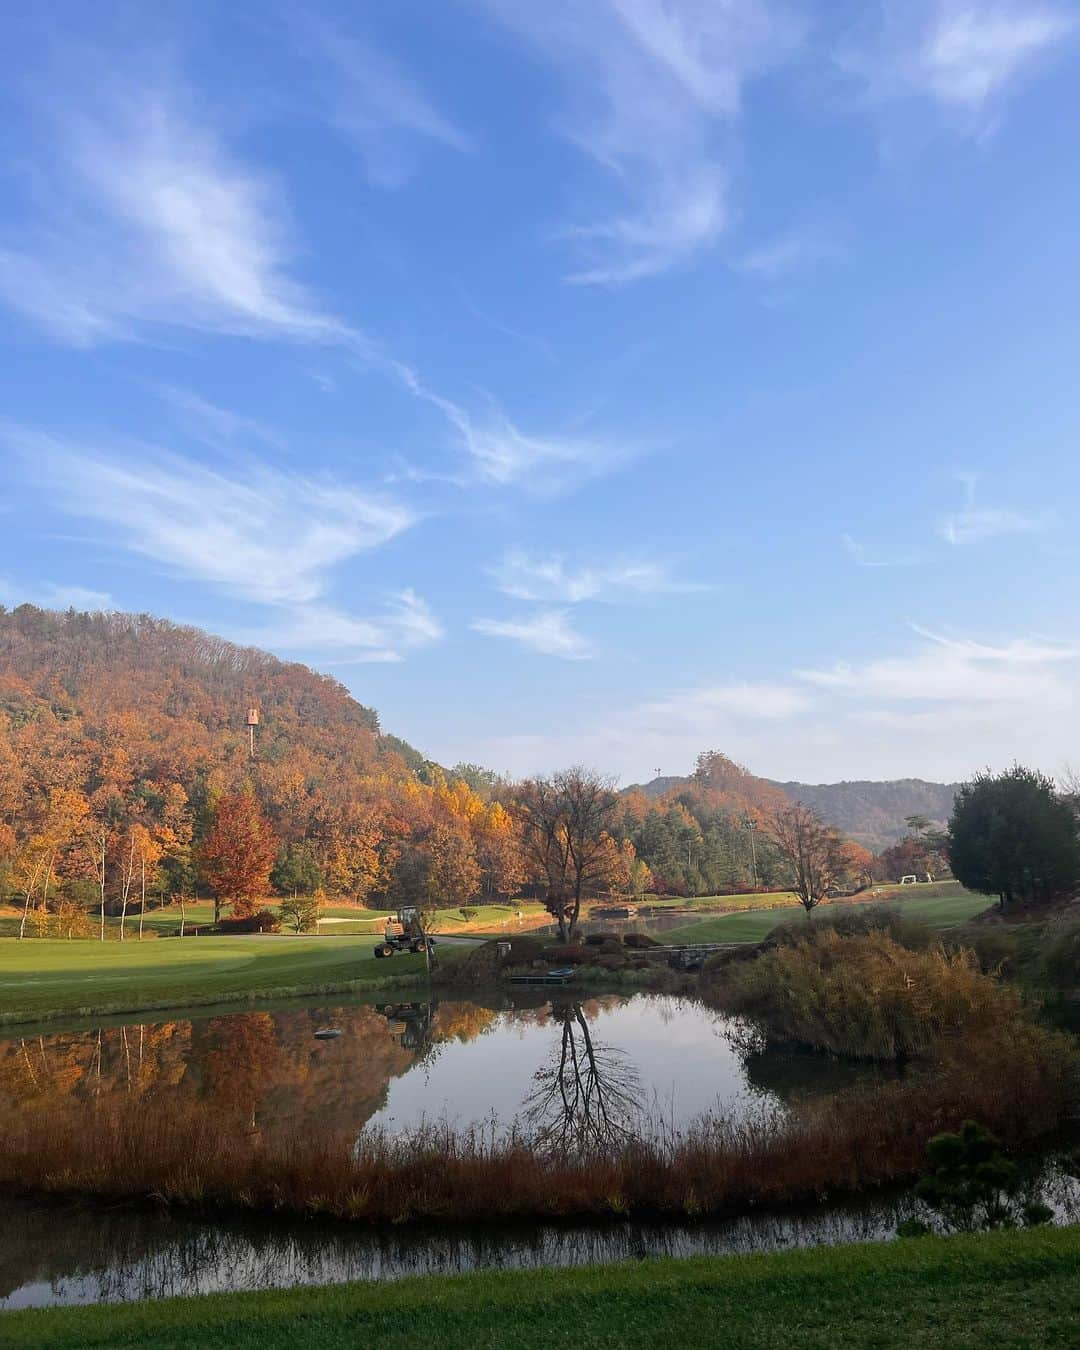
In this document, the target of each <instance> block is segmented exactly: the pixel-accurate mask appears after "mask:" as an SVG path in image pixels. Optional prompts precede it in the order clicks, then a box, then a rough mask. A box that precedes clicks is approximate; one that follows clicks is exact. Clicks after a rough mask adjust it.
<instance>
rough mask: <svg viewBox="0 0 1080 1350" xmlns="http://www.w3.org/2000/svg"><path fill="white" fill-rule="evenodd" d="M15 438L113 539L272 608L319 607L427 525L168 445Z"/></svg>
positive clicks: (336, 488) (382, 502)
mask: <svg viewBox="0 0 1080 1350" xmlns="http://www.w3.org/2000/svg"><path fill="white" fill-rule="evenodd" d="M5 439H6V440H7V441H9V443H11V444H12V445H13V446H14V447H15V449H16V450H17V451H19V452H21V455H22V457H23V462H24V464H25V466H26V469H27V472H28V473H29V474H31V475H33V476H34V477H35V478H37V480H38V481H40V482H42V483H43V484H44V485H46V486H47V487H48V488H49V489H50V491H51V492H52V493H53V495H54V500H55V501H56V502H57V503H58V505H59V506H60V508H61V509H62V510H63V511H65V512H66V513H67V514H69V515H71V516H74V517H78V518H82V519H85V520H92V521H95V522H96V523H97V524H99V525H102V526H105V527H106V534H105V538H106V539H107V540H108V542H110V543H113V544H115V545H117V546H119V547H121V548H124V549H126V550H129V551H131V552H134V553H137V554H140V555H141V556H143V557H147V558H151V559H153V560H154V561H156V562H159V563H161V564H162V565H163V566H164V567H165V568H167V569H168V570H169V571H170V572H172V573H173V574H175V575H177V576H180V577H184V578H187V579H190V580H195V581H203V582H208V583H210V584H212V585H214V586H217V587H220V588H222V589H223V590H226V591H228V592H230V593H232V594H235V595H239V596H243V597H244V598H246V599H250V600H255V601H258V602H260V603H263V604H297V605H299V604H305V603H310V602H312V601H314V600H317V599H318V598H319V597H320V596H321V595H322V594H323V592H324V590H325V587H326V574H327V572H328V571H329V570H330V569H332V568H333V567H334V566H336V565H337V564H339V563H341V562H343V561H344V560H346V559H347V558H351V557H353V556H354V555H356V554H358V553H362V552H366V551H368V550H370V549H374V548H378V547H379V546H380V545H382V544H385V543H386V542H388V541H389V540H390V539H393V538H394V537H395V535H398V534H400V533H401V532H402V531H404V530H406V529H408V528H409V527H410V526H411V525H413V524H414V523H415V521H416V519H417V517H416V515H415V513H414V512H413V511H412V510H411V508H409V507H408V506H405V505H404V504H402V503H400V502H398V501H395V500H393V499H392V498H389V497H386V496H384V495H381V494H377V493H371V492H367V491H364V490H361V489H359V488H356V487H354V486H352V485H350V484H347V483H341V482H338V481H335V480H333V479H329V478H303V477H300V476H298V475H293V474H286V473H281V472H279V471H278V470H276V469H272V468H270V467H269V466H265V465H262V466H260V465H252V466H251V468H250V470H249V471H248V472H247V474H246V475H245V476H244V477H242V478H241V477H230V476H228V475H226V474H224V473H221V472H219V471H216V470H214V469H210V468H208V467H206V466H205V465H203V464H200V463H198V462H196V461H194V460H191V459H186V458H184V457H182V456H179V455H173V454H169V453H167V452H164V451H162V450H159V449H157V448H156V447H144V446H143V447H132V448H130V449H129V450H128V451H127V452H126V453H119V452H117V451H116V450H115V449H111V448H107V447H105V448H103V447H100V446H96V445H88V444H76V443H72V442H65V441H62V440H60V439H57V438H54V437H49V436H45V435H41V434H40V433H36V432H30V431H20V430H15V429H12V430H9V431H8V432H7V434H6V436H5Z"/></svg>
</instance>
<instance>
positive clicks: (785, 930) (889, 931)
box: [762, 904, 941, 952]
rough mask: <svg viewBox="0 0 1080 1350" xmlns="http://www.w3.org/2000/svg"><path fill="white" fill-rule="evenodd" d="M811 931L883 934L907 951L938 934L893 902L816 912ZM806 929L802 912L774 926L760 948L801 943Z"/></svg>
mask: <svg viewBox="0 0 1080 1350" xmlns="http://www.w3.org/2000/svg"><path fill="white" fill-rule="evenodd" d="M813 924H814V931H816V932H821V931H822V930H824V929H828V930H829V931H830V932H833V933H839V934H840V935H841V936H842V937H856V936H860V935H865V934H867V933H883V934H884V935H885V936H886V937H889V938H892V940H893V941H894V942H897V943H899V944H900V946H901V947H908V948H910V950H911V951H914V952H921V951H927V950H928V949H929V948H931V947H933V946H936V945H937V943H938V942H940V940H941V939H940V937H939V936H938V934H937V933H935V932H934V930H933V929H932V928H931V927H930V925H929V924H928V923H925V922H924V921H923V920H922V919H916V918H914V917H913V916H912V915H908V914H905V913H904V911H903V910H902V909H899V908H897V906H895V905H881V904H866V905H859V906H855V905H848V906H845V907H843V908H842V909H837V910H833V911H832V912H828V911H826V912H820V911H819V913H818V915H815V917H814V919H813ZM809 932H810V928H809V924H808V922H807V920H806V918H805V917H804V916H802V915H800V916H799V918H797V919H791V920H789V921H788V922H787V923H783V924H780V925H779V926H778V927H777V928H774V929H773V930H772V932H771V933H770V934H769V936H768V937H767V938H766V939H765V941H764V942H763V943H762V946H763V947H777V946H791V945H792V943H796V942H803V941H805V939H806V937H807V936H808V934H809Z"/></svg>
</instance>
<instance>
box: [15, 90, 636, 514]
mask: <svg viewBox="0 0 1080 1350" xmlns="http://www.w3.org/2000/svg"><path fill="white" fill-rule="evenodd" d="M358 78H359V77H358ZM102 80H103V86H104V89H105V92H104V93H103V94H102V95H101V97H100V98H98V99H95V100H94V101H93V103H92V104H91V105H90V106H92V108H93V111H92V112H81V111H79V110H78V108H77V107H76V106H74V105H68V104H65V103H63V101H62V100H61V99H59V98H58V99H57V100H56V104H57V108H53V107H51V106H50V116H51V117H52V119H53V121H52V125H53V127H54V134H53V135H52V136H51V137H50V150H49V152H48V153H45V152H43V153H42V156H41V164H40V173H41V175H42V181H43V183H44V184H45V186H46V190H45V191H43V192H42V193H39V194H38V201H39V203H40V201H41V200H47V201H48V203H49V205H48V206H47V207H44V208H43V207H41V206H40V204H39V205H38V206H37V207H36V208H35V209H36V211H37V216H36V219H34V221H33V223H32V225H29V226H28V227H27V229H26V232H25V235H24V237H21V238H19V239H16V240H14V242H13V241H12V238H11V236H10V234H9V235H8V236H7V237H6V238H5V237H4V236H3V235H0V300H6V301H7V303H8V304H9V305H11V306H13V307H14V308H16V309H18V310H20V311H22V312H23V313H24V314H26V315H27V316H29V317H30V318H31V319H33V320H34V321H36V322H37V323H39V324H40V325H41V326H43V327H44V328H46V329H47V330H48V331H49V332H50V333H51V334H52V335H53V336H54V337H56V338H57V339H59V340H60V341H62V342H65V343H69V344H72V345H75V346H80V347H88V346H94V345H97V344H99V343H105V342H117V341H136V340H139V341H148V340H153V339H155V337H156V336H157V335H158V330H159V329H162V328H165V327H179V328H189V329H194V330H198V331H200V332H206V333H214V334H226V335H232V336H243V337H258V338H274V339H279V340H284V341H289V342H299V343H307V344H311V343H318V344H326V345H330V346H333V347H336V348H339V349H341V350H342V351H343V352H346V353H347V354H348V355H349V356H351V358H352V359H353V360H354V361H355V362H356V363H357V364H358V365H360V366H362V367H363V368H364V369H366V370H376V371H378V372H379V373H381V374H382V375H383V376H385V377H387V378H389V379H391V380H394V381H395V382H397V383H398V384H399V385H400V386H401V387H403V388H404V389H405V390H406V391H407V392H408V393H409V394H410V395H411V396H412V397H414V398H418V399H421V400H423V401H424V402H426V403H428V404H430V405H431V406H432V407H434V408H436V409H438V411H439V412H440V413H441V415H442V416H443V417H444V418H445V419H446V421H447V422H448V423H449V425H450V427H451V429H452V431H453V433H454V436H455V438H456V441H457V443H458V446H459V447H460V450H461V451H462V452H463V453H464V454H465V455H466V456H467V457H468V459H469V462H470V465H471V468H472V470H473V476H474V477H475V478H479V479H480V480H482V481H483V482H485V483H489V484H491V485H493V486H497V487H506V486H512V485H519V486H525V487H526V488H527V489H529V490H532V491H536V492H541V493H543V492H553V491H561V490H564V489H566V488H568V487H570V486H572V485H573V484H574V483H575V482H577V481H580V480H581V479H582V478H583V477H592V476H595V475H597V474H600V473H603V472H606V471H608V470H609V469H611V468H613V467H615V466H616V465H617V464H618V463H620V462H622V460H623V459H624V458H625V455H626V450H625V449H624V448H623V447H617V446H612V445H610V444H608V443H606V442H605V441H603V440H602V439H600V438H586V437H574V436H568V435H561V434H549V435H545V436H537V435H533V434H529V433H527V432H524V431H522V430H521V429H520V428H519V427H518V426H517V425H515V423H514V422H513V421H512V420H511V419H510V418H509V417H508V416H507V415H506V414H505V413H503V412H502V411H501V409H500V408H499V407H498V406H497V405H496V404H495V403H494V401H491V402H490V403H489V406H488V407H487V409H486V410H485V411H483V412H482V413H479V414H477V413H473V412H471V411H469V410H468V409H466V408H465V407H464V406H462V405H461V404H460V403H458V402H456V401H455V400H453V399H450V398H446V397H444V396H443V395H441V394H439V393H437V392H435V391H434V390H433V389H431V388H430V387H429V386H428V385H427V384H426V382H425V381H424V380H423V379H422V378H421V376H420V375H419V374H418V373H417V371H415V370H414V369H413V368H412V367H411V366H409V365H408V364H406V363H405V362H402V361H399V360H398V359H397V358H396V357H394V356H393V355H392V354H390V353H388V352H387V351H386V350H385V349H384V348H383V347H382V346H381V345H380V344H379V343H378V342H377V341H375V340H374V339H373V338H371V337H370V336H369V335H367V334H366V333H364V332H363V331H361V330H360V329H359V328H357V327H355V326H352V325H350V324H347V323H346V322H344V321H343V320H342V319H340V318H338V317H337V316H335V315H334V314H332V313H329V312H328V311H326V310H324V309H323V308H321V307H320V305H319V303H318V302H317V300H316V299H315V297H313V296H312V295H311V294H310V293H309V292H308V291H307V290H306V289H305V288H304V287H303V286H302V285H301V284H300V283H299V282H298V281H297V280H296V279H295V278H294V277H293V275H292V273H291V271H290V265H291V263H292V262H293V260H294V254H295V251H296V250H295V248H294V246H293V241H292V237H291V236H292V230H291V228H290V221H289V215H288V211H287V208H286V204H285V201H284V199H283V196H282V195H281V193H280V192H279V190H278V186H277V184H276V183H275V182H274V180H273V179H272V178H270V177H269V176H268V175H266V174H263V173H260V172H258V171H257V170H255V169H253V168H251V167H250V166H248V165H247V164H245V163H244V162H243V161H241V160H240V159H239V158H238V157H237V156H236V155H235V153H233V152H232V151H231V150H230V148H229V147H227V146H226V145H225V144H224V143H223V141H222V139H221V138H220V137H219V136H218V135H216V134H215V133H214V132H212V131H211V130H210V129H209V128H208V127H207V126H205V125H204V124H203V122H202V120H201V119H200V118H199V117H198V116H197V115H196V114H195V113H194V111H193V110H192V109H191V107H190V106H188V103H187V102H186V101H185V99H184V97H183V95H182V93H181V92H180V91H179V90H178V89H177V88H172V87H162V88H155V87H150V86H149V85H148V86H145V87H144V86H141V85H134V84H131V83H130V82H126V81H125V79H124V78H123V77H122V76H117V77H116V78H115V79H111V81H110V82H108V83H105V77H104V75H102ZM374 96H375V95H373V97H374ZM379 97H380V98H384V100H388V101H391V102H392V100H390V95H389V93H388V92H387V90H386V89H383V91H382V93H381V94H379ZM402 100H403V101H402V104H401V106H400V107H399V110H398V111H399V115H400V117H402V118H404V117H405V116H406V111H405V109H406V106H409V107H412V113H411V114H410V116H412V121H413V123H414V124H415V125H416V126H417V127H419V125H420V124H421V123H423V121H424V119H423V117H422V115H421V112H420V110H419V106H418V105H416V106H413V105H407V100H405V96H404V94H402ZM57 109H59V110H57ZM436 129H437V125H436V124H435V123H432V124H431V127H430V131H431V134H435V130H436ZM448 134H449V133H448ZM451 139H453V137H451ZM172 399H173V402H174V404H176V405H177V406H178V407H181V408H182V409H183V410H184V411H186V412H187V414H188V415H189V416H190V417H192V418H193V419H198V421H199V422H200V423H201V426H202V430H203V435H204V439H206V438H207V437H208V436H211V437H213V440H211V441H210V443H212V444H216V445H218V446H219V448H220V446H221V444H222V443H223V442H225V441H229V440H232V439H234V438H236V437H237V436H239V435H240V434H244V435H247V436H250V435H259V436H261V438H262V439H264V440H267V441H268V442H270V443H273V439H274V438H273V433H272V432H270V433H269V434H268V433H267V431H266V430H265V429H263V428H259V427H258V425H257V424H256V423H255V422H254V420H253V419H241V418H238V417H237V416H236V415H235V414H231V413H229V412H227V410H225V409H220V408H216V407H215V406H214V405H212V404H210V403H209V402H207V401H206V400H205V399H200V398H198V396H195V395H191V394H186V393H184V392H183V391H178V390H173V391H172Z"/></svg>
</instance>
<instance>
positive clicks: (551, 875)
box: [516, 768, 618, 942]
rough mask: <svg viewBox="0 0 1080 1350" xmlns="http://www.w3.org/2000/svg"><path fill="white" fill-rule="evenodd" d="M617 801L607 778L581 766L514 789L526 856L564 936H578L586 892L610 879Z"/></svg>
mask: <svg viewBox="0 0 1080 1350" xmlns="http://www.w3.org/2000/svg"><path fill="white" fill-rule="evenodd" d="M615 803H616V797H615V792H614V785H613V783H612V781H611V779H609V778H605V777H604V776H603V775H601V774H598V773H594V772H593V771H592V770H590V769H583V768H573V769H565V770H563V771H562V772H561V773H557V774H553V775H552V776H551V777H550V778H534V779H531V780H530V781H529V782H526V783H523V784H522V785H521V787H520V789H519V790H518V792H517V794H516V805H517V812H518V816H519V818H520V820H521V826H522V839H523V843H524V849H525V854H526V858H527V860H528V862H529V864H530V869H531V871H532V872H533V874H534V875H535V876H537V877H539V878H541V879H542V882H543V884H544V886H545V890H546V895H545V898H544V903H545V904H546V906H547V909H548V911H549V913H551V914H552V915H553V917H554V918H555V920H556V922H557V923H558V925H559V937H560V938H561V940H562V941H563V942H572V941H573V940H574V938H575V937H576V936H577V928H578V921H579V919H580V916H581V901H582V899H583V897H584V896H585V894H586V893H587V892H588V891H589V890H590V888H594V887H597V886H600V885H601V884H603V883H604V882H606V881H608V880H609V879H610V877H611V873H612V868H613V866H614V865H615V863H616V862H617V857H618V855H617V850H616V849H615V847H614V844H613V841H612V839H611V836H610V834H609V833H608V826H609V825H610V823H611V819H612V816H613V814H614V811H615Z"/></svg>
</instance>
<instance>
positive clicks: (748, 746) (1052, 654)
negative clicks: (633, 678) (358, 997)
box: [439, 625, 1080, 782]
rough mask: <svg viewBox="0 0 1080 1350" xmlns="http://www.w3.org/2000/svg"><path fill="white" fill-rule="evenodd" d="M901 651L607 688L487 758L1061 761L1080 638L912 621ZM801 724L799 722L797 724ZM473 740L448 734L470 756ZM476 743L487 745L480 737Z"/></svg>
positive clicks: (948, 770)
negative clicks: (625, 689)
mask: <svg viewBox="0 0 1080 1350" xmlns="http://www.w3.org/2000/svg"><path fill="white" fill-rule="evenodd" d="M912 633H913V635H914V641H913V642H912V641H909V642H907V643H906V644H902V645H901V647H900V649H899V650H898V651H897V652H896V654H895V655H890V656H882V657H874V658H872V659H869V660H864V661H853V662H847V663H845V662H838V663H836V664H834V665H831V666H828V667H823V668H818V669H805V670H793V671H790V672H785V673H783V674H781V676H780V677H779V678H776V679H762V680H754V679H749V680H746V681H743V682H736V681H724V680H720V681H704V682H701V683H699V684H696V685H688V686H685V687H682V688H673V689H667V690H664V691H662V692H660V693H658V694H657V695H656V696H655V697H653V698H647V699H641V700H637V701H633V702H629V703H626V704H624V705H622V706H618V705H616V706H611V705H610V703H609V701H607V700H605V703H604V706H603V710H602V715H599V710H598V709H596V708H594V709H592V710H591V711H588V712H586V713H585V714H584V715H582V716H580V718H579V719H578V720H577V721H576V722H574V721H572V722H571V723H570V724H569V725H567V726H566V727H565V729H563V730H561V731H560V730H558V729H557V730H556V731H555V732H554V733H552V731H551V729H550V728H543V729H540V728H535V729H530V728H528V727H527V726H525V727H523V728H522V729H521V731H519V732H517V733H516V734H514V735H512V736H506V737H502V738H495V739H492V740H490V741H488V742H487V743H486V744H485V743H483V742H482V737H483V732H482V731H481V737H480V738H481V742H482V753H483V755H484V758H485V762H486V763H491V764H494V765H496V766H498V767H499V768H502V769H504V770H508V771H509V772H511V773H535V772H537V771H540V770H546V769H550V768H554V767H556V766H557V765H559V764H560V763H567V762H569V761H570V760H575V759H576V760H578V761H583V762H586V763H598V764H605V765H608V766H610V767H611V768H612V769H614V770H615V771H616V772H618V773H619V774H620V775H621V776H622V777H623V779H624V780H627V781H634V780H637V781H640V780H642V779H645V778H650V777H652V776H653V774H654V773H655V772H656V767H657V766H658V765H659V766H662V771H663V772H665V773H685V772H687V771H688V769H689V768H690V766H691V765H692V764H693V760H694V756H695V755H696V754H697V753H698V752H699V751H700V750H701V749H702V747H703V746H707V745H723V746H724V748H725V750H726V751H727V752H728V753H730V754H733V755H734V756H735V757H736V758H737V759H739V760H742V761H744V762H746V763H749V764H750V765H751V766H752V767H753V768H754V769H755V771H756V772H759V773H764V774H768V775H770V776H772V777H774V778H779V779H801V780H802V781H804V782H822V781H834V780H835V779H837V778H841V777H844V778H870V779H879V778H880V777H881V776H882V772H883V770H882V765H883V764H887V765H888V766H889V770H888V771H889V773H890V774H893V775H897V776H899V775H901V774H908V775H911V776H914V777H938V778H940V779H942V780H944V781H950V780H954V779H957V778H961V777H964V776H968V775H970V774H971V773H972V772H974V771H975V770H976V769H978V768H980V767H982V766H983V765H985V764H986V762H987V757H988V755H992V756H993V759H994V762H995V763H997V764H1001V765H1004V764H1008V763H1009V762H1010V760H1012V759H1014V758H1019V759H1024V760H1027V761H1028V762H1032V761H1034V762H1037V763H1042V764H1045V765H1046V766H1047V767H1051V768H1054V767H1058V766H1060V765H1061V764H1062V761H1063V759H1064V752H1063V749H1062V746H1063V741H1062V736H1063V733H1064V735H1065V741H1066V742H1067V741H1068V736H1069V733H1070V732H1075V729H1076V727H1077V726H1078V725H1080V722H1078V717H1080V693H1078V690H1080V642H1075V641H1072V642H1070V641H1051V640H1048V639H1045V638H1038V637H1029V636H1028V637H1011V638H1007V639H1003V640H999V641H996V642H993V641H979V640H976V639H971V638H967V637H953V636H949V635H945V634H941V633H938V632H935V631H933V630H930V629H926V628H923V627H920V626H918V625H912ZM794 719H797V728H798V731H797V734H794V733H793V729H792V728H793V726H794V725H796V723H795V721H794ZM467 749H469V747H467V746H453V745H447V746H446V747H439V750H440V752H441V753H442V755H443V757H444V758H451V759H452V758H454V757H455V755H457V757H458V758H460V752H464V751H465V750H467ZM471 752H472V753H476V745H475V743H474V744H473V745H472V747H471Z"/></svg>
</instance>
